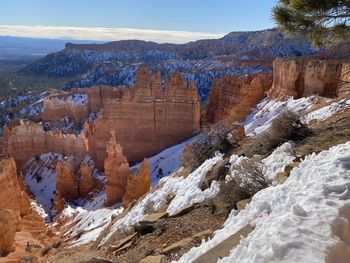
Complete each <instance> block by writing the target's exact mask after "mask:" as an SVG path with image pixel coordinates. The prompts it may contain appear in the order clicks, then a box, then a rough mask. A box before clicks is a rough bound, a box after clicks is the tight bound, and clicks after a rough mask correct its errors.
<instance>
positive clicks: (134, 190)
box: [123, 159, 151, 207]
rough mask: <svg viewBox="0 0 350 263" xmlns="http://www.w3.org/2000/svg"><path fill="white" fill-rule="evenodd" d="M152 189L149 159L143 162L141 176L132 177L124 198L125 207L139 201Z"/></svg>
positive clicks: (129, 179)
mask: <svg viewBox="0 0 350 263" xmlns="http://www.w3.org/2000/svg"><path fill="white" fill-rule="evenodd" d="M150 189H151V179H150V177H149V166H148V161H147V159H145V160H143V162H142V164H141V166H140V171H139V175H138V176H137V175H130V176H129V178H128V184H127V186H126V192H125V194H124V196H123V205H124V207H127V206H128V205H129V204H130V203H131V202H132V201H134V200H137V199H138V198H140V197H141V196H143V195H144V194H147V193H148V192H149V190H150Z"/></svg>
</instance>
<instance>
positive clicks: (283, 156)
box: [263, 142, 295, 181]
mask: <svg viewBox="0 0 350 263" xmlns="http://www.w3.org/2000/svg"><path fill="white" fill-rule="evenodd" d="M293 150H294V146H293V143H292V142H286V143H284V144H282V145H281V146H279V147H278V148H277V149H275V150H274V151H273V153H272V154H271V155H269V156H268V157H267V158H265V159H264V160H263V163H264V165H265V166H266V173H265V177H266V178H267V179H268V180H269V181H273V180H275V179H276V176H277V173H280V172H283V171H284V168H285V167H286V165H287V164H289V163H291V162H293V160H294V159H295V156H294V155H293Z"/></svg>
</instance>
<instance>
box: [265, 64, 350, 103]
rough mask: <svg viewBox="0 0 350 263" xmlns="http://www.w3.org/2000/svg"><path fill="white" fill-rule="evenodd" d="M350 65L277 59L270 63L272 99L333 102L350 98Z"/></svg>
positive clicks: (270, 93)
mask: <svg viewBox="0 0 350 263" xmlns="http://www.w3.org/2000/svg"><path fill="white" fill-rule="evenodd" d="M349 68H350V62H345V61H341V60H307V59H297V58H288V59H283V58H277V59H275V60H274V62H273V86H272V88H271V90H270V91H269V97H270V98H272V99H285V98H287V97H294V98H296V99H297V98H301V97H307V96H310V95H313V94H317V95H320V96H323V97H329V98H334V97H338V96H346V95H348V94H350V88H349V86H350V84H349V83H346V82H345V83H344V81H346V80H348V79H349V74H350V73H349Z"/></svg>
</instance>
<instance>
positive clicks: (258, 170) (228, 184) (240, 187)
mask: <svg viewBox="0 0 350 263" xmlns="http://www.w3.org/2000/svg"><path fill="white" fill-rule="evenodd" d="M265 171H266V169H265V166H264V165H263V163H262V162H261V161H260V160H258V159H256V158H253V159H248V158H247V159H244V160H242V161H241V162H240V163H239V164H238V165H237V166H236V167H235V170H234V171H233V172H232V175H231V178H230V179H229V180H227V181H221V182H220V192H219V194H218V195H217V196H216V197H214V198H213V199H212V200H211V203H210V205H211V207H212V209H213V212H216V213H224V214H226V215H228V214H229V213H230V212H231V210H232V209H233V208H235V209H237V207H236V203H237V202H238V201H241V200H243V199H248V198H251V197H253V196H254V195H255V194H256V193H257V192H259V191H260V190H262V189H264V188H266V187H268V186H269V182H268V181H267V180H266V179H265V177H264V174H265Z"/></svg>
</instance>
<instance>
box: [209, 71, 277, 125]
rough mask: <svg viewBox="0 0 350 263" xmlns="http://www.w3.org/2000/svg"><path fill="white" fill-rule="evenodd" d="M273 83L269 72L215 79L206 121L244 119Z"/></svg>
mask: <svg viewBox="0 0 350 263" xmlns="http://www.w3.org/2000/svg"><path fill="white" fill-rule="evenodd" d="M271 85H272V76H271V74H268V73H259V74H257V75H248V76H246V77H235V76H227V77H225V78H223V79H214V80H213V86H212V89H211V92H210V96H209V100H208V105H207V109H206V116H205V118H206V122H208V123H216V122H218V121H220V120H223V119H225V118H228V119H230V120H233V121H243V120H244V119H245V117H246V116H247V115H248V114H249V113H250V112H251V110H252V108H253V107H254V106H255V105H256V104H257V103H258V102H259V101H261V99H262V98H263V97H264V94H265V92H266V91H267V90H268V89H269V88H270V87H271Z"/></svg>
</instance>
